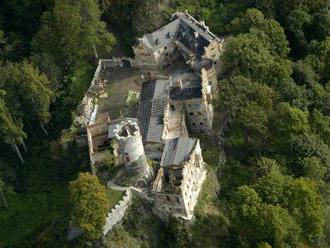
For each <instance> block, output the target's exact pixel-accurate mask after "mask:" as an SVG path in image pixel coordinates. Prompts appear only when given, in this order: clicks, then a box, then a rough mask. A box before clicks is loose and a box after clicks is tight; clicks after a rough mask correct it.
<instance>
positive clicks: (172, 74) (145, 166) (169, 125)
mask: <svg viewBox="0 0 330 248" xmlns="http://www.w3.org/2000/svg"><path fill="white" fill-rule="evenodd" d="M223 42H224V40H223V39H220V38H218V37H216V36H215V35H214V34H213V33H212V32H211V31H210V30H209V28H208V27H207V26H206V25H205V23H204V22H199V21H197V20H196V19H194V18H193V17H192V16H191V15H189V14H188V13H175V14H173V16H172V20H171V22H170V23H169V24H167V25H166V26H164V27H162V28H160V29H159V30H157V31H155V32H153V33H150V34H146V35H144V36H143V37H142V38H139V39H138V40H137V43H136V46H134V47H133V50H134V53H135V58H125V59H122V60H121V59H115V62H116V63H110V61H109V60H105V61H100V64H99V67H98V75H96V77H95V78H97V80H101V79H102V76H100V75H101V74H102V73H103V75H106V72H107V69H108V68H109V72H108V73H110V72H111V70H112V69H113V67H112V66H110V65H111V64H116V65H117V66H118V64H119V65H120V67H122V68H124V67H125V65H129V67H132V68H134V69H135V70H138V71H140V72H141V73H140V74H141V75H143V76H142V77H141V78H143V83H142V86H141V91H140V99H139V105H138V109H137V114H136V116H129V117H134V118H128V117H125V118H119V119H114V120H110V118H112V116H111V112H109V113H108V115H109V116H108V117H107V120H105V121H103V122H100V123H95V122H97V121H96V115H97V113H98V107H99V106H98V105H97V100H96V101H88V102H95V106H94V108H93V107H89V112H88V114H87V116H83V118H80V119H81V120H87V121H88V122H86V123H85V125H86V126H87V137H88V144H89V152H90V159H91V165H92V171H93V173H94V174H97V175H101V174H102V173H103V172H104V171H106V166H107V163H108V160H107V157H108V156H109V151H110V152H111V154H112V155H113V156H114V159H115V163H116V164H122V165H123V168H124V169H125V174H123V175H124V176H126V177H132V178H134V180H136V182H135V183H132V185H131V186H132V187H142V188H144V190H145V191H146V192H147V193H146V194H148V197H150V198H151V199H152V201H153V206H154V212H155V213H157V214H158V215H159V216H160V217H161V218H164V219H166V218H168V217H170V216H173V217H180V218H183V219H186V220H191V219H192V217H193V215H194V208H195V205H196V203H197V200H198V195H199V192H200V190H201V187H202V184H203V181H204V179H205V176H206V170H205V168H204V165H205V164H204V161H203V156H202V150H201V146H200V141H199V139H196V138H191V137H193V136H194V134H200V133H203V132H204V133H207V132H210V131H212V128H213V116H214V114H213V110H214V101H215V100H216V98H217V95H218V87H217V81H218V75H219V74H220V69H221V63H220V60H219V59H220V55H221V53H222V49H223ZM120 61H122V62H120ZM100 68H101V69H100ZM110 69H111V70H110ZM86 101H87V100H86ZM148 160H150V161H152V162H153V164H154V165H153V166H151V165H150V163H148ZM141 179H142V180H144V183H142V184H139V183H138V181H139V180H141ZM140 182H141V181H140Z"/></svg>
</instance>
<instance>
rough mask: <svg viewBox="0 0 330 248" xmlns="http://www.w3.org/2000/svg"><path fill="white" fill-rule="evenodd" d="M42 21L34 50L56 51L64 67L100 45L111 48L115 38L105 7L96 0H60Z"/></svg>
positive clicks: (59, 63) (54, 52) (57, 0)
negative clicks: (103, 18) (103, 16)
mask: <svg viewBox="0 0 330 248" xmlns="http://www.w3.org/2000/svg"><path fill="white" fill-rule="evenodd" d="M41 22H42V25H41V28H40V30H39V32H38V34H37V35H36V37H35V39H34V41H33V52H34V54H39V55H40V54H43V53H48V54H50V55H52V56H53V57H54V58H55V61H56V65H58V66H61V67H62V68H66V67H67V66H72V64H74V63H75V62H76V61H77V60H79V59H82V58H84V57H85V56H90V55H91V54H93V53H94V52H95V51H96V47H97V46H99V45H102V46H103V47H104V48H105V50H107V51H110V49H111V47H112V45H113V43H114V41H115V40H114V37H113V36H112V35H111V34H110V33H109V32H108V31H107V30H106V25H105V23H104V22H102V21H101V11H100V9H99V6H98V4H97V2H96V1H94V0H83V1H73V0H72V1H71V0H56V1H55V6H54V9H53V11H47V12H45V13H44V14H43V16H42V21H41ZM81 41H84V42H81ZM96 57H97V56H96Z"/></svg>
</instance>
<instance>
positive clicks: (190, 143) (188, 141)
mask: <svg viewBox="0 0 330 248" xmlns="http://www.w3.org/2000/svg"><path fill="white" fill-rule="evenodd" d="M197 141H198V140H197V139H192V138H185V137H180V138H176V139H171V140H166V142H165V148H164V153H163V157H162V162H161V166H163V167H169V166H173V165H180V164H182V163H183V162H186V161H188V160H189V155H190V154H191V153H192V152H193V150H194V148H195V145H196V143H197Z"/></svg>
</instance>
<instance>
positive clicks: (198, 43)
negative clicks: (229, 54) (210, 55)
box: [142, 12, 218, 56]
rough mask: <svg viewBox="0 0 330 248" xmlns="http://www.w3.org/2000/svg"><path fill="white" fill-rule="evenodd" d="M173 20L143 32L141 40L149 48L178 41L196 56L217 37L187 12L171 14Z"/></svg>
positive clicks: (202, 52) (201, 53)
mask: <svg viewBox="0 0 330 248" xmlns="http://www.w3.org/2000/svg"><path fill="white" fill-rule="evenodd" d="M173 19H174V20H173V21H172V22H170V23H168V24H167V25H165V26H164V27H162V28H160V29H158V30H156V31H154V32H152V33H149V34H145V35H144V36H143V37H142V41H143V42H144V44H145V45H147V46H149V47H150V48H157V47H158V46H159V45H162V44H164V43H165V42H168V41H170V40H178V41H180V42H181V43H182V44H183V45H184V46H185V47H186V48H187V49H188V50H190V51H191V52H192V53H194V54H196V55H197V56H201V55H203V54H204V47H206V46H208V45H209V43H210V42H211V41H212V40H214V39H218V37H216V36H215V35H214V34H213V33H211V32H210V31H209V29H208V27H206V26H205V24H204V23H201V22H198V21H197V20H196V19H194V18H193V17H192V16H191V15H189V14H188V13H180V12H179V13H175V14H173Z"/></svg>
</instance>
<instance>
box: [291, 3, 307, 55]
mask: <svg viewBox="0 0 330 248" xmlns="http://www.w3.org/2000/svg"><path fill="white" fill-rule="evenodd" d="M287 23H288V26H287V27H288V31H289V33H290V37H291V43H292V47H293V48H294V56H295V57H300V58H301V57H303V56H304V55H306V51H307V45H308V40H307V37H306V34H305V33H307V29H308V28H309V26H311V24H312V16H311V15H309V14H308V13H307V12H306V11H305V10H303V9H295V10H293V11H292V12H291V13H290V15H288V17H287Z"/></svg>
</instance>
